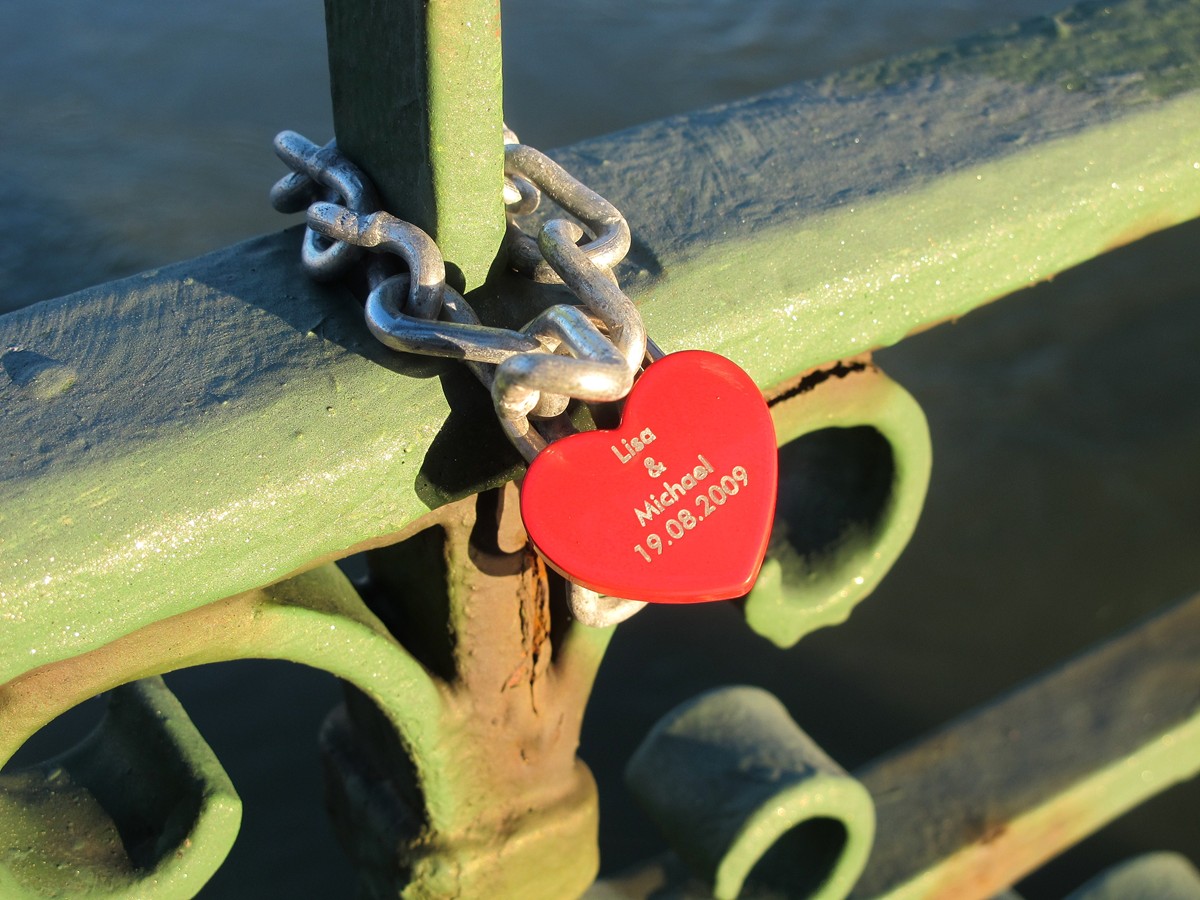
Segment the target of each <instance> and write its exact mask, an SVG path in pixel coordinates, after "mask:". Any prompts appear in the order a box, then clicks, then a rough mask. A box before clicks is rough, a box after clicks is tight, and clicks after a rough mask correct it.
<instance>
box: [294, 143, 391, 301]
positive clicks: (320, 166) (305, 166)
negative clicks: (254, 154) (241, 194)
mask: <svg viewBox="0 0 1200 900" xmlns="http://www.w3.org/2000/svg"><path fill="white" fill-rule="evenodd" d="M275 153H276V155H277V156H278V157H279V158H280V159H282V160H283V161H284V162H285V163H287V165H288V167H289V168H291V169H292V170H293V171H294V172H298V173H303V174H304V175H306V176H307V177H308V178H309V179H311V181H313V182H314V183H315V184H319V185H322V186H324V187H325V188H328V189H329V190H330V191H331V192H332V193H333V194H334V195H336V197H337V198H339V199H340V200H341V201H342V202H343V203H344V205H345V206H346V207H347V208H349V209H350V210H352V211H354V212H356V213H367V212H371V211H372V210H374V209H376V208H377V207H378V206H379V200H378V198H377V197H376V195H375V189H374V188H373V187H372V186H371V183H370V181H368V180H367V178H366V176H365V175H363V173H362V172H361V171H359V169H358V167H357V166H355V165H354V164H353V163H351V162H350V161H349V160H348V159H346V158H345V157H344V156H342V155H341V153H339V152H338V150H337V148H336V147H335V146H331V145H327V146H325V147H318V146H317V145H316V144H314V143H313V142H312V141H310V140H309V139H308V138H306V137H304V136H302V135H299V134H297V133H296V132H294V131H281V132H279V134H277V135H275ZM305 195H307V196H316V192H315V191H312V192H309V189H307V188H303V187H302V186H301V184H300V182H299V181H298V180H296V179H293V178H289V177H286V176H285V177H284V178H282V179H280V180H279V181H278V182H276V183H275V187H274V188H272V190H271V202H272V203H273V204H276V206H275V208H276V209H280V210H281V211H296V212H298V211H299V210H298V209H297V208H296V206H295V204H296V203H298V202H299V200H300V198H301V197H302V196H305ZM280 204H282V205H280ZM309 224H310V225H311V221H310V223H309ZM361 257H362V250H361V249H359V248H357V247H355V246H353V245H350V244H347V243H345V242H342V241H338V240H335V241H334V242H333V243H331V244H328V245H327V246H326V245H324V244H323V242H322V241H321V239H320V238H319V237H318V236H317V234H316V232H315V231H314V230H313V229H312V228H311V227H310V228H308V229H307V230H306V231H305V233H304V245H303V247H302V248H301V251H300V259H301V261H302V262H303V264H304V268H305V269H306V270H307V271H308V273H309V275H310V276H311V277H313V278H315V279H317V280H320V281H328V280H331V279H333V278H336V277H338V276H339V275H341V274H343V273H344V272H345V271H346V269H347V267H348V266H350V265H352V264H353V263H354V262H356V261H357V260H358V259H360V258H361Z"/></svg>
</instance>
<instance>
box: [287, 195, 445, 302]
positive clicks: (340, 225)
mask: <svg viewBox="0 0 1200 900" xmlns="http://www.w3.org/2000/svg"><path fill="white" fill-rule="evenodd" d="M308 224H309V225H311V226H312V227H313V228H314V229H315V230H316V231H319V232H320V233H321V234H323V235H325V236H327V237H331V238H333V239H334V240H336V241H341V242H344V243H346V244H350V245H353V246H355V247H360V248H361V247H366V248H369V249H372V250H385V251H387V252H389V253H394V254H396V255H397V256H399V257H400V258H401V259H403V260H404V261H405V262H406V263H407V264H408V272H409V275H410V276H411V279H410V283H409V291H408V301H407V303H406V304H405V305H404V310H403V311H404V313H406V314H407V315H409V316H413V317H415V318H418V319H431V320H432V319H436V318H437V317H438V314H439V312H440V310H441V308H442V295H443V291H444V290H445V285H446V264H445V262H444V261H443V260H442V253H441V251H440V250H438V247H437V244H435V243H434V242H433V238H431V237H430V236H429V235H427V234H426V233H425V232H424V231H422V230H421V229H420V228H418V227H417V226H416V225H412V224H410V223H408V222H405V221H403V220H402V219H397V218H396V217H395V216H393V215H391V214H389V213H385V212H377V213H371V214H370V215H360V214H358V213H356V212H354V211H353V210H350V209H347V208H346V207H344V206H339V205H338V204H336V203H314V204H313V205H312V206H310V207H309V208H308Z"/></svg>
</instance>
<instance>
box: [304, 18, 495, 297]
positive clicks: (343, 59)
mask: <svg viewBox="0 0 1200 900" xmlns="http://www.w3.org/2000/svg"><path fill="white" fill-rule="evenodd" d="M325 19H326V30H327V34H328V42H329V70H330V85H331V90H332V92H333V112H334V129H335V131H336V132H337V139H338V146H339V147H340V148H341V149H342V151H343V152H344V153H345V154H346V155H347V156H349V157H350V158H351V159H353V160H354V161H355V162H357V163H358V164H359V165H360V166H361V167H362V168H363V169H364V170H365V171H367V172H369V173H371V179H372V181H373V182H374V184H375V186H376V187H377V188H378V189H379V193H380V196H381V198H382V200H383V204H384V208H385V209H387V210H388V211H389V212H391V213H393V214H395V215H397V216H399V217H400V218H402V219H405V220H406V221H409V222H413V223H414V224H416V225H419V226H420V227H421V228H423V229H425V231H427V232H429V234H430V235H431V236H433V238H434V239H435V240H436V241H437V242H438V245H439V246H440V248H441V250H442V253H443V255H444V256H445V257H446V260H447V262H448V263H449V264H450V270H451V277H452V279H453V280H457V281H458V282H459V283H458V285H457V286H458V287H459V289H460V290H461V289H464V286H465V288H474V287H476V286H478V285H479V284H481V283H482V282H483V280H484V278H485V277H486V276H487V273H488V271H489V270H490V269H491V268H492V265H493V263H494V262H495V260H496V257H497V255H498V254H499V253H500V249H501V245H502V242H503V239H504V227H505V223H504V205H503V202H502V200H501V191H500V186H501V180H502V178H503V176H504V140H503V136H502V127H503V109H502V102H501V60H500V2H499V0H405V2H396V0H326V3H325ZM454 270H457V276H458V277H457V278H456V279H455V278H454V276H453V273H454Z"/></svg>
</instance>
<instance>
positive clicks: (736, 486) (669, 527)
mask: <svg viewBox="0 0 1200 900" xmlns="http://www.w3.org/2000/svg"><path fill="white" fill-rule="evenodd" d="M747 484H749V477H748V476H747V474H746V469H745V467H744V466H734V467H733V469H732V470H731V471H730V473H729V474H728V475H725V476H723V477H722V478H721V480H720V481H719V482H717V483H714V484H711V485H709V488H708V490H707V491H706V492H704V493H701V494H698V495H697V496H696V506H697V507H699V508H700V509H699V512H697V513H695V514H693V513H692V511H691V510H687V509H681V510H680V511H679V512H677V513H676V514H675V515H674V516H673V517H671V518H669V519H667V520H666V521H665V522H664V523H663V530H664V531H666V533H667V541H666V544H665V546H666V547H670V546H671V545H672V544H674V543H675V542H676V541H678V540H680V539H681V538H682V537H683V536H684V535H686V534H687V533H688V532H689V531H691V530H692V529H694V528H695V527H696V526H697V525H699V524H700V523H701V522H703V521H704V520H705V519H706V518H708V517H709V516H711V515H712V514H713V513H715V512H716V511H717V510H718V509H720V508H721V507H722V506H724V505H725V504H726V503H727V502H728V501H729V498H730V497H734V496H736V495H737V492H738V491H740V490H741V489H742V487H743V486H745V485H747ZM647 547H648V548H649V549H650V550H653V551H654V554H655V555H654V556H651V555H650V554H649V553H648V552H647V550H646V548H647ZM663 549H664V543H663V539H662V538H661V537H660V536H659V535H657V534H654V533H651V534H648V535H646V546H645V547H643V546H642V545H641V544H634V545H633V552H634V553H637V554H639V555H640V556H641V557H642V559H644V560H645V561H646V562H653V561H654V559H655V557H657V556H662V553H663Z"/></svg>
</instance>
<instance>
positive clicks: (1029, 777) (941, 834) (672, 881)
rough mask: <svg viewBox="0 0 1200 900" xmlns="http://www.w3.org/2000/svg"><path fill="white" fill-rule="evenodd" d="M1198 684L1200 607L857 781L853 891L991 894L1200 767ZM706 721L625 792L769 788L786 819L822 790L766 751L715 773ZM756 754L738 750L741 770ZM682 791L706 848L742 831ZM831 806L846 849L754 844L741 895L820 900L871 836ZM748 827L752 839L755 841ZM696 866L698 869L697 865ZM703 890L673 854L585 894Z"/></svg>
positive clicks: (956, 725)
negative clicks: (860, 791)
mask: <svg viewBox="0 0 1200 900" xmlns="http://www.w3.org/2000/svg"><path fill="white" fill-rule="evenodd" d="M1197 685H1200V596H1197V597H1193V598H1191V599H1189V600H1186V601H1184V602H1182V603H1180V604H1177V605H1176V606H1174V607H1172V608H1170V609H1168V610H1165V611H1163V612H1161V613H1159V614H1158V615H1156V616H1155V617H1153V618H1151V619H1150V620H1148V621H1146V622H1144V623H1142V624H1140V625H1138V626H1136V627H1135V628H1132V629H1130V630H1129V631H1127V632H1125V633H1124V634H1120V635H1117V636H1115V637H1114V638H1112V639H1110V640H1108V641H1106V642H1104V643H1102V644H1100V645H1098V646H1096V647H1093V648H1091V649H1089V650H1087V651H1085V652H1084V653H1082V654H1080V655H1079V656H1077V657H1076V658H1074V659H1072V660H1070V661H1068V662H1066V663H1064V664H1063V665H1062V666H1060V667H1058V668H1056V669H1054V670H1051V671H1049V672H1046V673H1044V674H1042V675H1040V676H1038V677H1037V678H1034V679H1032V680H1030V681H1029V682H1028V683H1026V684H1024V685H1021V686H1020V687H1018V688H1017V689H1015V690H1014V691H1013V692H1012V693H1011V694H1009V695H1008V696H1005V697H1001V698H999V699H997V700H995V701H993V702H992V703H990V704H988V705H987V706H985V707H982V708H980V709H978V710H975V711H972V712H971V713H969V714H967V715H966V716H964V717H963V718H961V719H959V720H957V721H954V722H951V723H949V724H947V725H946V726H944V727H943V728H940V729H938V730H937V731H936V732H934V733H933V734H931V735H929V736H927V737H924V738H922V739H920V740H918V741H916V742H914V743H912V744H910V745H908V746H906V747H904V748H901V749H899V750H897V751H896V752H895V753H892V754H890V755H888V756H886V757H884V758H883V759H880V760H877V761H876V762H874V763H871V764H869V765H867V766H865V767H863V768H862V769H860V770H858V771H856V772H854V773H852V774H853V776H854V778H855V779H857V781H858V782H860V783H861V784H862V785H863V786H865V787H866V789H867V790H868V791H869V792H870V796H871V798H872V800H873V801H874V806H875V817H876V821H875V829H874V834H875V842H874V847H873V848H872V850H871V853H870V856H869V857H868V858H867V863H866V868H865V870H863V872H862V876H861V878H860V879H859V880H858V883H857V884H856V885H855V886H854V889H853V890H852V891H851V892H850V894H849V896H850V897H852V898H869V897H878V898H884V897H886V898H892V900H901V898H920V900H930V898H954V900H986V898H989V897H997V896H1000V895H1001V894H1002V892H1003V891H1004V890H1005V889H1006V888H1008V887H1009V886H1011V885H1012V884H1014V883H1015V882H1017V881H1019V880H1020V879H1021V878H1023V877H1024V876H1025V875H1027V874H1028V873H1030V872H1032V871H1033V870H1034V869H1036V868H1037V867H1039V866H1040V865H1041V864H1042V863H1044V862H1046V861H1047V860H1049V859H1051V858H1053V857H1054V856H1056V855H1057V854H1059V853H1061V852H1062V851H1063V850H1065V849H1067V848H1068V847H1070V846H1071V845H1073V844H1075V843H1076V842H1078V841H1080V840H1082V839H1083V838H1085V837H1087V836H1088V835H1090V834H1092V833H1093V832H1095V831H1097V830H1098V829H1100V828H1101V827H1103V826H1104V825H1106V824H1107V823H1108V822H1110V821H1112V820H1113V819H1115V818H1116V817H1117V816H1119V815H1121V814H1122V813H1124V812H1126V811H1128V810H1129V809H1131V808H1133V807H1134V806H1136V805H1137V804H1138V803H1141V802H1143V801H1145V800H1147V799H1149V798H1150V797H1152V796H1154V795H1155V794H1158V793H1160V792H1161V791H1163V790H1165V789H1167V788H1169V787H1171V786H1172V785H1175V784H1177V783H1179V782H1181V781H1184V780H1186V779H1189V778H1193V777H1195V776H1196V774H1197V773H1198V772H1200V694H1198V693H1197V689H1196V688H1197ZM736 690H739V689H733V688H726V689H724V692H729V693H732V692H734V691H736ZM740 690H743V691H744V690H746V689H740ZM721 693H722V692H721V691H718V692H714V693H713V694H711V695H708V698H707V699H704V698H701V699H698V700H695V701H690V702H689V703H688V704H684V706H683V707H680V709H681V710H682V709H687V708H689V707H692V706H696V707H697V708H701V707H703V706H704V705H705V704H708V705H709V706H713V707H719V701H718V702H717V703H714V702H713V700H714V699H715V698H717V697H718V696H719V695H720V694H721ZM709 715H711V720H710V721H706V720H705V719H704V717H703V716H700V717H698V719H697V721H696V722H694V723H691V724H690V725H689V727H688V728H687V733H686V737H687V738H688V739H689V743H685V744H683V745H682V747H681V748H677V749H676V750H675V752H676V753H678V754H680V755H681V757H683V758H682V759H681V760H677V761H675V766H676V767H677V770H676V771H672V772H669V773H668V772H666V771H663V772H659V773H655V772H653V771H652V770H651V771H648V772H637V771H636V767H638V766H639V765H640V766H642V767H646V762H645V760H639V759H638V757H637V756H635V758H634V761H633V762H632V763H631V766H630V772H631V773H632V780H633V787H634V788H635V789H637V788H639V784H638V780H639V779H640V780H642V781H644V782H651V781H652V779H653V776H654V775H657V776H658V778H659V779H660V780H667V781H686V780H688V779H689V778H690V779H696V778H700V777H703V776H707V777H709V778H710V779H712V780H713V783H714V784H716V785H718V788H717V790H720V789H721V788H722V787H724V786H723V785H722V784H721V781H720V779H721V778H722V777H724V778H732V777H738V778H740V779H744V780H745V781H746V782H747V783H746V784H745V785H743V786H742V790H743V798H744V802H745V803H749V798H750V797H752V796H753V795H754V792H755V790H758V791H762V792H766V791H768V790H774V791H776V792H778V795H779V797H778V800H777V803H778V806H779V811H780V815H787V814H793V815H794V812H793V811H792V810H791V809H786V808H785V801H786V799H787V795H786V793H785V792H786V791H789V790H791V791H796V790H801V789H807V790H810V791H812V792H813V793H819V791H820V790H821V788H822V787H824V785H822V784H821V781H822V779H823V778H825V777H826V776H825V774H824V773H823V772H821V771H820V770H819V769H818V768H810V769H809V770H801V771H800V772H799V773H798V774H793V773H792V772H791V770H789V769H788V768H787V766H786V763H787V762H790V759H789V757H788V755H787V754H786V753H783V752H782V751H780V750H777V749H775V748H771V749H775V754H776V769H775V770H771V769H770V768H769V767H763V766H760V767H758V768H757V769H756V768H755V767H753V766H745V767H742V768H736V769H735V768H734V767H733V766H728V767H726V768H725V769H722V768H720V766H719V765H718V764H717V763H719V762H720V761H721V760H722V756H721V754H720V748H718V752H713V753H708V754H705V753H703V752H702V751H700V750H698V749H697V748H696V746H695V745H696V744H699V743H702V742H703V741H705V740H708V741H713V742H725V743H726V744H727V745H728V746H729V747H735V746H736V745H737V743H738V741H740V740H744V737H743V736H742V735H739V734H736V733H734V731H733V726H732V724H731V720H732V719H733V717H732V716H730V715H729V714H728V713H724V714H722V713H721V712H720V710H719V708H714V709H713V710H712V712H711V713H709ZM679 716H680V711H679V710H676V711H674V712H672V713H669V714H668V715H667V716H666V717H664V719H663V721H662V722H661V723H660V724H659V725H658V726H656V729H655V732H654V733H652V736H651V737H650V738H648V739H647V741H646V743H645V744H643V747H642V748H641V749H640V750H639V755H642V756H644V755H645V754H646V746H647V745H652V744H653V742H654V741H657V742H658V743H663V741H664V739H663V737H662V734H661V732H662V731H663V730H664V729H665V728H671V727H677V726H675V725H674V723H675V721H676V720H677V719H678V718H679ZM733 721H734V722H736V720H733ZM655 734H657V737H655ZM793 740H795V739H793ZM656 752H662V750H661V749H657V750H656ZM725 752H726V753H728V752H729V750H728V749H726V750H725ZM817 752H818V753H819V752H820V751H817ZM752 757H753V754H749V753H747V754H744V758H745V759H747V760H749V759H751V758H752ZM689 767H690V769H689ZM779 770H782V771H783V776H782V777H781V776H780V774H779ZM765 773H769V775H768V774H765ZM655 789H657V788H655ZM641 790H642V791H645V790H646V788H645V787H642V788H641ZM725 790H728V788H725ZM687 796H688V802H693V801H694V803H695V806H696V807H697V809H696V810H693V821H699V822H701V823H708V822H709V820H712V823H715V824H710V831H709V832H708V833H707V834H706V835H705V836H706V837H708V838H709V839H710V840H712V841H715V840H716V838H717V837H718V836H720V834H721V833H720V831H719V829H718V827H717V826H719V825H722V824H724V822H723V820H734V821H736V820H737V817H738V815H739V814H740V813H741V809H740V808H739V806H738V804H737V803H733V802H726V803H724V804H723V805H721V804H712V805H710V806H708V807H707V808H705V804H704V802H703V799H702V798H701V799H696V798H697V797H699V796H700V795H699V794H698V793H697V792H695V791H693V792H692V793H691V794H689V795H687ZM773 799H774V798H773ZM824 800H825V802H826V806H825V807H824V808H823V810H822V813H823V814H824V815H825V816H827V817H828V818H829V819H831V820H837V821H841V822H843V823H844V824H845V828H846V831H847V834H848V838H847V840H846V841H845V842H844V843H838V842H836V841H827V842H825V843H824V844H823V845H821V844H816V843H814V844H812V845H811V846H808V847H804V848H803V850H804V851H805V852H803V853H801V852H798V845H800V843H801V842H802V841H804V840H805V839H806V838H808V837H809V836H808V835H802V834H796V835H792V836H791V837H790V838H789V836H788V835H786V834H784V835H777V834H774V833H772V837H773V838H774V839H775V840H776V841H777V843H776V844H775V845H774V849H775V850H776V851H778V850H785V851H789V852H786V853H785V854H780V853H778V852H776V853H764V850H763V848H761V847H758V848H755V850H756V851H757V852H758V853H759V854H760V855H763V861H762V863H761V869H763V870H764V871H759V870H758V868H757V867H756V869H755V870H754V871H751V872H750V875H749V878H748V879H747V890H746V892H745V894H744V896H748V897H756V896H778V895H780V894H783V895H787V896H792V895H796V896H812V894H810V893H808V891H807V890H805V891H801V890H800V889H799V887H798V886H799V885H800V884H801V883H805V884H808V885H810V886H812V887H811V888H810V889H811V890H812V891H813V892H814V894H815V892H816V890H817V888H816V886H817V885H820V886H821V887H822V888H824V887H825V886H826V884H827V883H828V882H827V880H826V879H828V878H830V877H832V874H833V873H834V872H836V871H837V870H839V869H840V868H841V867H842V866H845V865H848V864H850V863H851V862H853V861H857V860H858V858H859V856H860V854H859V848H858V847H857V846H851V838H853V839H854V840H855V841H859V840H862V839H864V835H865V839H866V840H869V839H870V837H869V836H870V830H871V822H870V819H869V817H867V816H864V815H863V812H862V809H861V802H860V801H859V799H858V798H857V797H856V796H854V794H853V793H851V794H850V795H848V796H846V797H839V798H834V799H832V800H831V799H830V798H828V797H826V798H824ZM680 827H681V826H679V825H678V824H676V823H670V827H668V829H666V830H667V834H668V837H670V838H672V839H673V846H677V848H678V850H679V851H680V855H684V853H685V852H690V853H691V854H693V855H694V854H695V852H696V851H695V848H694V847H693V846H690V845H688V844H687V843H686V840H687V837H688V835H687V832H686V829H685V831H684V834H683V835H682V837H680V836H678V835H677V834H676V833H675V832H676V831H677V830H679V829H680ZM775 830H778V828H777V826H776V829H775ZM747 831H748V833H749V838H748V839H753V838H756V837H759V834H757V833H755V832H754V831H752V830H750V829H747ZM855 832H857V833H855ZM789 840H790V841H791V844H790V846H789V844H788V841H789ZM719 850H720V851H721V853H718V854H717V861H719V862H720V863H721V864H722V865H738V864H742V865H745V862H744V857H745V855H746V851H745V850H744V849H743V848H740V847H738V846H737V845H736V844H731V845H730V846H729V847H728V848H726V847H720V848H719ZM721 854H723V855H721ZM784 862H786V863H787V864H788V866H787V867H786V868H784V875H785V876H786V877H790V878H791V879H792V881H791V882H786V881H784V882H782V883H781V882H780V881H779V877H780V876H779V873H778V868H779V867H780V866H781V863H784ZM697 868H699V869H700V870H701V871H703V866H702V865H701V866H698V867H697ZM773 869H774V870H773ZM814 870H815V875H816V876H817V877H814ZM708 874H709V878H711V877H712V875H711V873H708ZM772 876H774V881H773V882H772ZM806 876H807V877H806ZM789 885H790V887H789ZM764 887H767V888H770V890H766V891H764V890H763V888H764ZM712 893H713V885H712V884H711V883H706V882H705V881H704V880H703V879H701V878H698V877H696V875H695V874H693V873H691V872H689V871H688V869H687V868H686V867H684V866H683V865H682V863H681V861H680V859H679V857H677V856H676V855H675V854H673V853H672V854H667V855H666V856H664V857H661V858H658V859H655V860H653V861H651V862H649V863H648V864H646V865H645V866H643V867H640V868H637V869H635V870H633V871H631V872H629V873H626V874H625V875H623V876H621V877H619V878H616V879H611V880H607V881H603V882H599V883H597V884H596V885H595V887H593V888H592V890H591V891H589V892H588V894H587V896H588V897H589V898H592V900H634V898H648V897H651V896H653V897H670V898H676V900H700V898H703V897H709V896H712ZM840 895H841V896H845V894H840Z"/></svg>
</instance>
